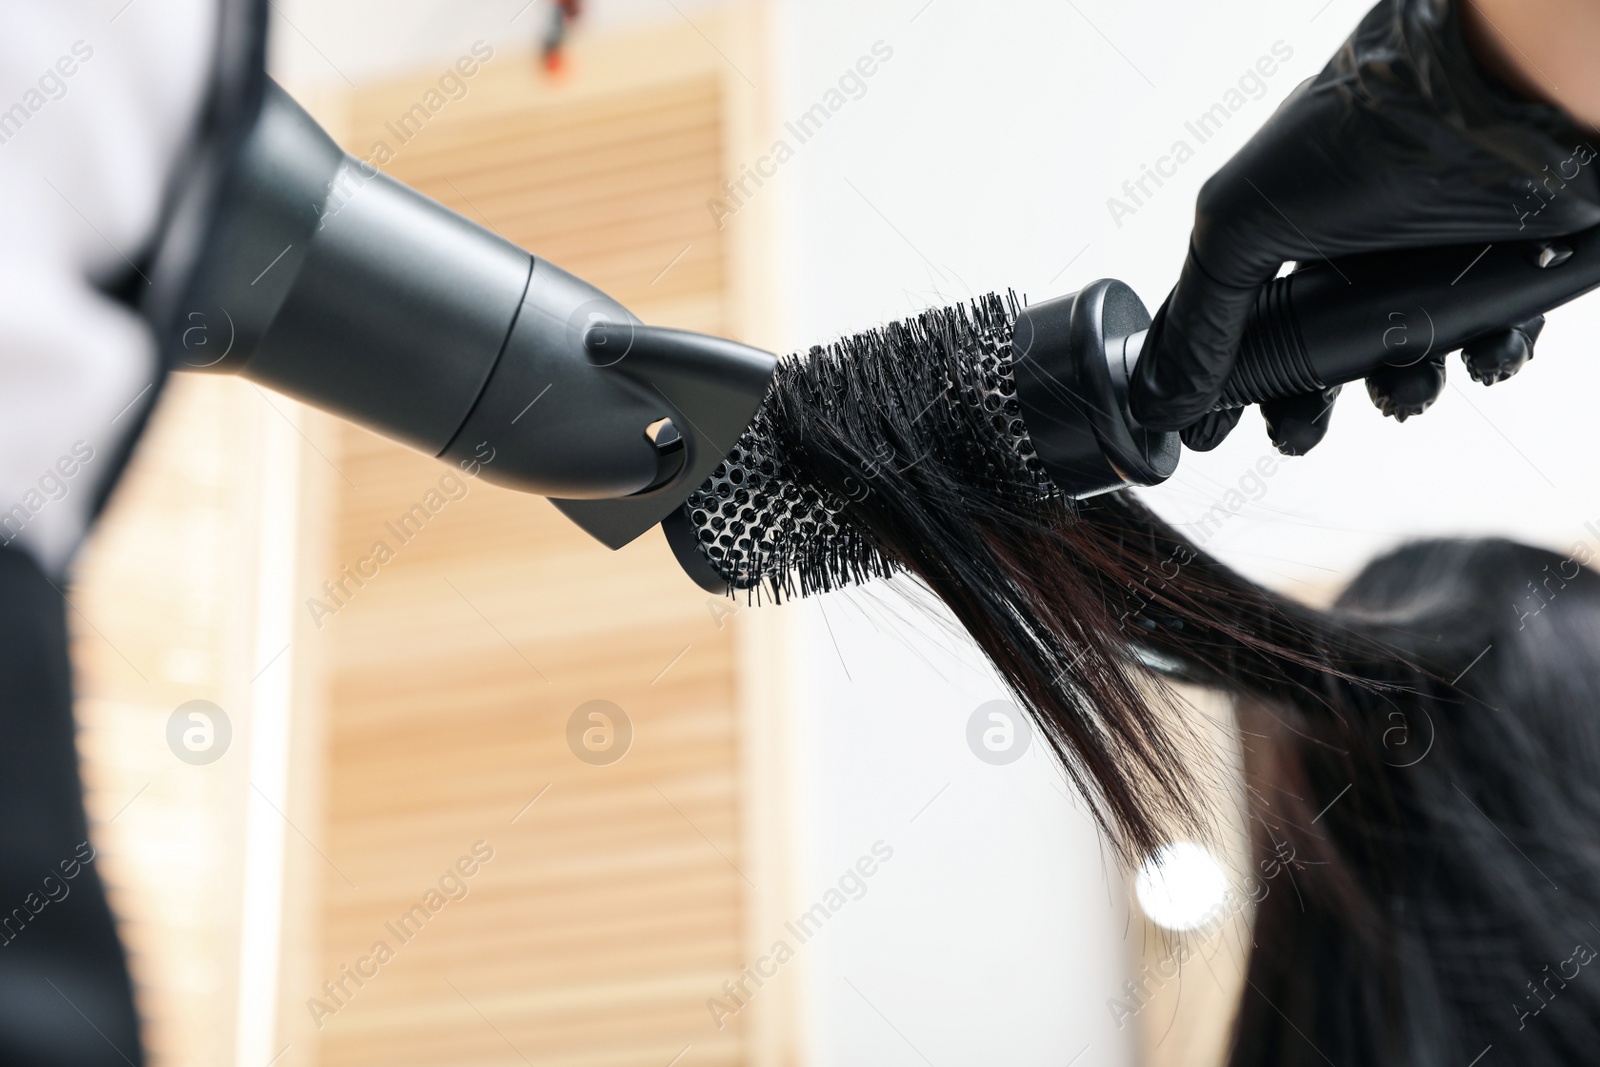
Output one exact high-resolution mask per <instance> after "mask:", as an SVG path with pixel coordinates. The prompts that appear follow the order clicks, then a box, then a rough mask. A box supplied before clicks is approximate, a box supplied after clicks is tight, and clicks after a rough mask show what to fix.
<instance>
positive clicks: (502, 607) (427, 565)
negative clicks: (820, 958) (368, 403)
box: [283, 13, 795, 1067]
mask: <svg viewBox="0 0 1600 1067" xmlns="http://www.w3.org/2000/svg"><path fill="white" fill-rule="evenodd" d="M696 21H697V24H698V26H699V29H698V30H697V29H696V28H694V27H690V26H688V25H687V24H683V23H674V24H672V25H670V26H668V27H665V28H663V29H661V30H658V31H652V32H649V33H644V34H639V35H635V36H632V37H627V38H620V39H614V40H603V39H597V40H591V41H587V42H584V43H582V44H580V45H579V47H577V48H576V50H575V51H574V53H573V55H572V57H571V61H570V67H569V73H568V74H567V75H566V76H565V77H564V78H563V79H562V80H561V81H559V82H555V83H552V82H550V81H548V80H546V79H544V78H543V77H542V76H541V75H540V74H539V72H538V70H537V66H536V64H535V61H534V60H533V59H532V58H531V57H530V56H527V55H520V54H519V55H512V54H493V55H491V56H484V55H482V54H479V55H477V56H475V57H473V59H472V61H471V62H469V63H467V64H465V65H464V66H463V67H462V68H461V69H462V70H465V69H468V68H471V69H472V70H473V73H472V74H471V75H470V76H466V75H463V76H462V78H461V79H460V80H461V82H463V83H464V84H465V85H466V86H467V90H466V92H465V93H464V95H461V96H460V97H459V98H453V97H447V98H446V99H447V101H448V102H447V103H445V104H443V105H442V106H440V107H439V108H438V110H437V111H428V110H427V108H428V107H429V105H430V102H431V103H437V101H436V100H434V99H433V98H432V97H430V95H429V94H430V93H431V92H433V91H434V90H436V89H437V88H438V87H439V79H440V72H438V71H425V72H422V73H421V74H420V75H419V76H418V77H417V78H414V79H406V80H403V81H401V82H397V83H395V84H392V85H385V86H378V87H374V88H371V89H368V90H363V91H361V92H358V93H356V94H355V95H354V96H353V97H352V98H351V99H350V100H349V101H348V125H347V128H346V131H345V132H346V137H345V141H346V144H347V147H348V148H349V149H350V150H351V151H352V152H353V153H355V154H357V155H360V156H362V157H363V158H372V159H374V161H375V162H382V165H383V169H385V170H386V171H388V172H389V173H390V174H392V175H393V176H395V177H397V178H399V179H401V180H403V181H405V182H407V183H409V184H412V185H414V186H416V187H417V188H418V189H420V190H422V191H423V192H425V193H427V194H429V195H430V196H434V197H436V198H438V199H439V200H441V201H442V202H444V203H445V204H447V205H449V206H450V207H452V208H454V209H455V210H457V211H460V212H461V213H463V214H465V215H467V216H468V217H470V218H473V219H475V220H477V221H479V222H480V223H482V224H484V225H486V226H488V227H491V228H492V229H494V230H495V231H497V232H499V233H501V234H503V235H504V236H505V237H506V238H508V239H509V240H511V241H513V242H515V243H517V244H519V245H521V246H522V247H525V248H527V249H529V250H531V251H533V252H535V253H536V254H538V255H540V256H541V257H544V258H547V259H549V260H550V261H552V262H554V263H556V264H557V265H559V266H561V267H563V268H565V269H567V270H569V271H572V272H573V273H575V274H577V275H578V276H580V277H583V278H585V279H587V280H589V281H591V282H593V283H594V284H596V285H597V286H599V287H600V288H602V289H604V290H605V291H607V292H608V293H610V294H611V295H612V296H614V297H615V298H616V299H618V300H619V301H621V302H622V303H623V304H624V305H626V306H628V307H629V308H631V309H632V310H634V311H635V312H636V313H637V314H639V315H640V316H641V317H642V318H644V319H646V320H647V321H651V322H656V323H661V324H665V325H674V326H683V327H690V328H695V329H701V330H707V331H713V332H718V333H728V334H733V335H736V336H740V335H742V336H745V337H749V336H750V335H751V331H749V330H747V329H745V328H744V327H745V326H746V324H747V322H748V320H747V318H746V317H745V316H747V315H748V314H749V313H750V307H751V302H750V301H751V298H750V294H751V292H752V291H753V285H754V282H753V281H752V279H753V278H754V277H755V276H756V270H755V268H754V266H753V265H752V263H751V261H750V260H749V259H748V258H747V257H745V256H744V254H743V252H742V251H741V249H740V247H739V246H737V245H735V244H734V243H733V242H732V241H731V240H730V239H729V235H728V233H725V232H724V231H722V230H719V228H718V226H717V225H716V222H715V220H714V218H713V216H712V214H711V213H710V212H709V211H708V209H707V206H706V202H707V200H708V199H710V198H712V197H714V196H716V195H717V191H718V188H719V186H720V185H721V183H722V181H723V179H724V177H725V175H726V174H727V172H728V171H727V168H728V157H729V156H730V155H731V154H732V153H733V152H734V151H736V150H737V145H736V143H735V142H736V141H737V139H738V136H739V135H738V133H737V130H738V128H739V126H740V123H741V120H740V118H739V116H740V115H741V114H742V113H744V112H746V111H748V110H749V109H750V108H751V107H752V106H753V105H752V102H751V101H750V99H749V98H748V87H747V86H743V83H742V82H739V86H738V87H735V86H732V85H731V84H730V83H733V82H738V75H737V72H736V71H734V70H733V69H732V68H731V67H730V66H729V65H728V62H727V60H726V59H725V58H724V56H723V55H722V54H720V53H719V51H718V49H717V48H715V47H710V46H708V42H707V40H706V39H705V38H703V37H702V36H701V35H700V34H701V32H702V31H703V32H705V33H706V34H708V35H714V37H715V39H716V40H717V42H718V44H719V45H720V46H721V49H722V51H724V52H730V53H736V52H737V53H747V52H749V51H750V50H752V49H753V48H754V47H755V46H756V43H757V41H758V35H757V34H756V32H755V30H756V28H755V27H754V26H753V25H751V24H749V22H748V16H745V15H740V14H737V13H736V14H733V15H730V16H728V17H715V16H710V15H701V14H697V16H696ZM747 61H748V60H747ZM419 103H421V104H422V105H423V108H424V110H423V111H422V112H419V111H418V110H417V105H418V104H419ZM423 114H426V115H427V120H426V122H425V123H423V122H421V121H420V118H419V116H420V115H423ZM406 116H412V117H413V118H412V121H411V122H409V123H408V122H406V121H405V120H406ZM397 135H403V136H404V140H402V139H401V136H397ZM380 145H381V146H383V147H384V148H385V149H387V151H383V150H380V149H379V146H380ZM354 195H360V194H359V191H357V192H356V193H355V194H354ZM757 339H758V340H759V339H760V338H757ZM529 399H530V401H535V400H536V398H532V397H530V398H529ZM540 402H544V403H548V404H552V405H554V404H559V403H561V398H559V397H551V398H549V399H548V400H546V401H540ZM540 414H541V412H540V409H539V407H538V402H536V403H535V404H534V406H533V407H531V408H530V409H529V410H528V411H527V412H526V413H525V415H524V416H523V417H526V418H530V419H532V418H539V417H540ZM341 437H342V440H341V443H340V448H339V450H338V452H337V454H336V455H335V456H333V457H332V461H333V462H334V464H335V465H336V466H337V469H338V472H339V478H338V479H337V480H336V481H335V482H334V486H335V493H336V496H337V503H336V505H335V509H334V510H335V514H334V518H333V536H334V543H333V549H332V554H331V559H330V562H329V563H328V570H327V573H326V575H324V576H322V578H321V579H320V580H319V581H317V582H315V583H313V584H312V586H311V587H308V588H306V589H305V590H304V591H303V593H304V599H305V600H306V601H307V604H306V607H305V612H306V614H307V616H308V617H309V616H313V615H314V616H315V617H316V622H317V630H316V635H315V637H314V639H315V640H320V641H322V642H325V643H326V656H325V660H326V663H327V664H328V676H327V708H328V710H327V730H328V734H327V736H328V747H327V750H326V776H325V780H324V784H323V794H324V796H325V809H324V816H323V820H322V827H321V832H320V836H319V843H320V845H321V847H322V849H323V850H324V851H325V852H326V863H325V864H324V865H323V866H322V869H321V899H322V905H321V907H320V924H319V929H320V934H319V940H318V942H317V949H316V952H315V957H316V960H317V967H316V968H315V973H314V974H312V975H310V976H309V977H308V978H303V979H302V981H303V983H304V985H303V988H301V989H299V990H295V989H294V988H292V985H286V987H285V989H284V996H283V1004H284V1007H283V1012H284V1026H285V1031H284V1033H285V1040H292V1041H293V1043H294V1044H295V1047H296V1049H301V1048H311V1047H314V1048H315V1049H316V1057H315V1060H314V1062H317V1063H321V1064H326V1065H330V1067H332V1065H345V1064H375V1065H376V1064H382V1065H384V1067H398V1065H403V1064H418V1065H420V1064H430V1065H431V1064H442V1063H450V1064H459V1065H471V1064H483V1065H489V1064H515V1063H523V1062H527V1063H537V1064H540V1065H545V1064H550V1065H573V1067H577V1065H601V1064H608V1065H609V1064H616V1065H632V1064H638V1065H640V1067H665V1065H667V1064H669V1063H670V1064H673V1065H674V1067H698V1065H710V1064H726V1065H733V1064H756V1063H762V1064H778V1063H787V1062H792V1048H793V1043H792V1029H791V1028H790V1027H789V1025H788V1024H787V1022H785V1020H786V1019H787V1018H788V1016H789V1013H790V1011H791V1008H790V1005H791V1004H792V995H793V992H794V990H793V989H792V988H788V987H786V988H778V987H776V986H775V987H774V988H773V989H772V990H766V991H763V993H762V997H761V999H758V1000H754V1001H752V1002H751V1007H750V1009H749V1011H748V1012H741V1013H740V1014H739V1015H737V1016H735V1017H734V1018H732V1019H731V1020H724V1025H723V1026H721V1027H720V1028H719V1027H718V1026H716V1025H713V1021H712V1016H711V1014H710V1012H709V1011H708V1008H707V1001H708V999H709V998H712V997H725V994H724V993H723V983H724V982H725V981H728V980H730V979H736V978H737V977H738V976H739V972H740V969H741V968H742V967H743V966H744V965H745V964H746V963H748V962H750V961H751V960H752V959H753V958H754V957H753V956H752V955H751V953H750V950H749V948H748V946H747V942H748V939H749V938H748V934H747V931H748V930H749V929H751V928H752V925H753V922H754V920H755V919H756V918H757V913H759V912H760V911H762V910H763V909H764V908H767V907H775V906H777V905H776V903H775V899H777V895H779V890H780V888H781V886H780V884H779V883H781V881H782V879H783V872H782V870H781V863H780V860H779V857H781V852H782V850H781V848H774V847H773V842H772V840H771V834H772V833H773V832H774V831H773V830H772V829H771V826H772V825H777V824H776V823H773V824H771V825H769V826H767V827H764V828H763V827H758V826H757V825H756V824H757V822H758V821H759V820H761V819H763V818H765V816H764V815H763V814H762V813H763V812H770V811H771V810H773V809H774V808H775V807H776V805H775V804H774V802H773V801H772V798H771V795H770V794H771V793H772V791H773V790H774V789H775V788H776V787H777V785H778V781H779V778H778V776H777V775H775V774H768V773H765V772H763V771H762V770H761V769H760V768H759V767H758V766H757V765H756V762H755V761H756V760H757V757H756V756H754V755H753V754H754V753H758V752H760V751H767V750H770V746H766V748H763V745H762V741H761V738H760V736H759V735H760V733H761V731H763V730H765V729H767V728H768V726H769V725H770V724H768V723H766V722H765V721H764V720H762V719H757V718H754V717H753V716H752V713H751V709H752V708H753V707H754V701H753V699H752V694H756V693H759V692H760V691H761V689H760V686H761V684H762V680H761V679H757V680H756V685H755V687H752V686H751V685H750V677H749V676H750V674H752V673H760V672H763V671H768V670H771V669H774V668H771V667H770V664H768V661H766V660H764V659H763V658H762V657H761V656H759V655H755V654H753V653H752V652H751V651H750V642H751V637H750V632H749V626H748V624H749V623H750V622H751V620H750V618H749V615H750V614H752V613H748V612H740V613H734V612H731V611H730V605H729V604H727V603H726V602H725V601H720V600H717V599H714V598H711V597H708V596H707V595H706V594H704V593H702V592H700V591H698V590H697V589H696V588H695V587H694V586H693V585H692V584H690V583H689V582H688V580H687V579H686V578H685V577H684V576H683V574H682V573H681V571H680V569H679V568H678V566H677V564H676V563H675V562H674V561H673V560H672V558H671V555H670V553H669V552H668V550H667V548H666V546H665V544H664V542H663V541H662V540H661V538H660V536H659V534H658V533H652V534H650V535H647V536H646V537H644V538H642V539H641V540H640V541H638V542H637V543H635V544H633V545H630V546H628V547H627V548H625V549H623V550H622V551H620V552H611V551H609V550H607V549H605V548H603V547H602V546H600V545H599V544H598V543H596V542H594V541H593V540H591V539H590V538H589V537H588V536H587V535H586V534H584V533H583V532H582V531H580V530H578V529H577V528H576V527H575V526H573V525H572V524H571V523H570V522H569V521H567V520H566V519H565V518H564V517H563V516H561V515H560V514H559V513H558V512H557V511H556V510H555V509H554V508H553V507H551V506H550V505H549V504H548V503H547V502H545V501H543V500H539V499H537V498H533V497H528V496H523V495H519V494H515V493H511V492H507V491H504V490H501V489H497V488H495V487H493V486H491V485H489V484H487V483H485V482H483V481H482V480H480V479H476V478H474V477H472V476H471V475H472V472H470V471H461V470H452V469H451V468H448V467H445V466H442V465H440V464H439V463H437V462H435V461H433V460H431V459H428V458H426V457H423V456H419V455H416V454H414V453H411V452H408V451H406V450H404V449H402V448H400V447H398V446H395V445H393V444H390V443H388V442H385V441H383V440H380V439H378V438H376V437H374V436H373V435H371V434H368V433H365V432H363V431H361V430H358V429H355V428H348V427H347V428H345V429H344V430H343V431H342V434H341ZM347 568H348V569H347ZM352 575H355V576H356V577H353V578H352V577H351V576H352ZM361 575H365V577H361ZM323 582H326V583H327V584H326V585H323V584H322V583H323ZM752 663H754V664H755V666H751V664H752ZM741 664H744V666H741ZM763 664H767V665H763ZM596 701H603V702H606V703H605V704H603V705H601V704H595V705H592V706H591V702H596ZM596 709H599V711H598V712H596ZM619 709H620V710H619ZM592 713H594V714H599V715H601V716H603V717H601V718H596V717H593V714H592ZM575 714H576V715H578V722H577V725H576V726H574V724H573V723H574V719H573V717H574V715H575ZM595 731H598V732H595ZM630 731H631V740H624V737H625V735H626V734H627V733H629V732H630ZM586 735H587V739H586ZM608 739H609V743H610V744H611V745H612V746H614V748H613V750H611V751H610V752H600V753H596V752H594V751H592V749H591V748H590V747H589V746H590V745H597V746H600V747H603V746H604V744H606V743H607V741H608ZM624 746H626V754H625V755H623V756H621V758H620V759H616V760H615V761H614V762H613V761H611V760H610V759H609V758H608V757H609V756H612V755H615V752H616V751H618V750H620V749H621V748H622V747H624ZM776 832H779V833H781V830H779V831H776ZM793 984H795V983H793V982H791V983H790V985H791V986H792V985H793ZM295 1054H296V1055H297V1054H298V1053H295ZM285 1062H290V1060H289V1059H288V1058H286V1060H285ZM305 1062H313V1060H311V1059H309V1058H308V1059H307V1060H306V1061H305Z"/></svg>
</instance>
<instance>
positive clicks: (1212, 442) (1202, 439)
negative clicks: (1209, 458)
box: [1178, 408, 1244, 452]
mask: <svg viewBox="0 0 1600 1067" xmlns="http://www.w3.org/2000/svg"><path fill="white" fill-rule="evenodd" d="M1243 414H1244V408H1223V409H1222V410H1221V411H1208V412H1206V413H1205V414H1204V415H1202V416H1200V418H1199V420H1198V421H1196V422H1191V423H1190V424H1189V425H1187V426H1185V427H1184V428H1183V430H1182V432H1181V433H1180V434H1179V435H1178V436H1179V437H1180V438H1181V439H1182V440H1183V443H1184V445H1185V446H1186V447H1188V448H1191V449H1193V450H1194V451H1196V452H1210V451H1211V450H1212V449H1213V448H1216V447H1217V446H1218V445H1220V444H1221V443H1222V440H1223V438H1225V437H1227V436H1228V434H1230V433H1231V432H1233V428H1234V427H1235V426H1237V425H1239V416H1240V415H1243Z"/></svg>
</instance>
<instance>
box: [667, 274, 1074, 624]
mask: <svg viewBox="0 0 1600 1067" xmlns="http://www.w3.org/2000/svg"><path fill="white" fill-rule="evenodd" d="M1017 310H1018V305H1017V302H1016V298H1015V296H1012V295H1008V296H1007V297H1004V298H1002V297H1000V296H996V295H989V296H984V297H980V298H978V299H976V300H974V301H972V302H971V303H970V304H965V305H957V306H955V307H950V308H940V309H935V310H931V311H926V312H923V313H922V314H920V315H918V316H917V317H916V318H914V319H910V320H908V321H905V322H897V323H893V324H891V325H888V326H885V327H882V328H880V329H875V330H869V331H867V332H865V333H861V334H857V335H855V336H853V337H848V338H844V339H842V340H840V341H837V342H835V343H833V344H831V345H828V346H826V347H817V348H813V349H811V351H809V352H807V353H804V354H802V355H798V356H795V357H793V358H791V359H788V360H785V361H784V362H783V363H781V364H780V365H779V367H778V371H777V374H776V376H775V378H774V381H773V384H772V389H771V392H770V393H769V394H768V395H767V399H766V402H765V403H764V404H763V405H762V408H761V411H760V412H759V413H758V414H757V416H756V418H755V420H754V421H753V422H752V424H751V426H750V428H749V430H747V431H746V432H745V434H744V436H743V437H742V438H741V439H740V440H739V442H738V444H737V445H736V446H735V447H734V448H733V449H732V450H730V452H729V453H728V457H727V459H725V460H724V461H723V462H722V464H721V465H719V466H718V467H717V469H716V471H714V472H713V473H712V475H711V477H710V478H709V479H708V480H707V481H706V484H705V485H703V486H701V488H700V489H699V490H698V491H696V492H695V494H694V495H693V496H691V497H690V498H689V501H688V513H689V515H690V517H691V519H692V521H693V524H694V526H695V529H696V531H697V534H698V536H699V540H700V547H701V551H702V553H703V554H704V555H705V556H706V558H707V559H708V560H709V562H710V563H711V565H712V567H713V568H714V569H715V570H716V571H717V573H719V574H720V575H721V576H722V577H723V578H725V579H726V580H727V581H728V582H729V583H730V585H731V586H732V587H733V588H734V589H736V590H742V591H745V592H746V593H747V594H748V595H749V596H750V597H751V598H752V599H758V598H761V597H762V596H763V594H765V596H766V597H770V598H771V599H773V600H779V601H781V600H783V599H786V598H791V597H794V596H806V595H809V594H812V593H819V592H829V591H831V590H834V589H837V588H840V587H841V586H846V585H852V584H857V583H860V582H864V581H867V580H870V579H872V578H877V577H884V576H888V575H891V574H894V573H896V572H897V571H900V570H902V569H904V567H905V563H904V561H903V560H901V559H899V558H897V557H896V556H894V555H891V554H889V553H887V552H886V551H885V549H884V546H883V544H882V543H881V541H880V540H879V539H878V538H877V537H876V536H874V533H873V530H872V527H871V524H870V523H862V522H861V521H859V519H860V517H861V516H862V514H863V513H870V512H871V511H873V510H875V509H873V508H872V507H871V504H870V502H869V498H870V497H871V496H872V495H873V494H874V493H878V492H883V491H886V490H887V489H888V483H890V482H891V481H892V482H894V483H895V484H896V485H899V484H903V483H904V482H905V481H906V480H907V479H906V478H905V477H904V476H905V475H907V474H908V473H909V472H910V468H911V467H913V466H918V467H922V468H923V469H921V470H919V471H917V472H916V475H915V476H914V478H913V480H915V481H916V482H917V483H918V484H919V485H921V486H922V487H923V488H924V489H926V490H930V491H933V492H935V493H943V494H951V493H956V494H961V495H962V496H963V497H964V498H966V499H965V502H964V507H967V508H970V507H972V506H973V504H974V503H975V502H979V501H981V502H982V503H983V504H984V505H985V506H988V507H994V508H997V509H999V510H1001V511H1017V512H1019V513H1020V514H1021V515H1025V516H1026V517H1027V518H1028V519H1030V520H1031V521H1037V520H1038V519H1040V518H1043V517H1045V516H1046V515H1047V514H1049V515H1050V516H1051V517H1052V518H1053V519H1054V520H1055V521H1060V520H1061V519H1063V518H1067V517H1070V510H1069V507H1068V503H1067V502H1066V501H1065V498H1063V497H1062V495H1061V494H1060V492H1059V491H1057V489H1056V488H1055V486H1054V485H1053V484H1052V483H1051V481H1050V479H1049V477H1048V475H1046V474H1045V473H1044V469H1043V466H1042V465H1041V464H1040V462H1039V459H1038V457H1037V456H1036V455H1035V454H1034V451H1033V446H1032V443H1031V442H1030V441H1029V439H1028V433H1027V430H1026V428H1025V427H1024V426H1023V423H1022V417H1021V411H1020V408H1019V406H1018V403H1017V399H1016V388H1015V384H1014V382H1013V378H1012V373H1011V365H1012V353H1011V334H1012V328H1013V326H1014V324H1015V322H1016V317H1017ZM891 475H892V476H893V477H889V476H891ZM973 498H978V499H977V500H974V499H973ZM949 502H950V503H955V501H949ZM930 503H932V504H934V505H935V506H937V505H938V504H939V503H940V501H939V500H938V499H935V500H933V501H931V502H930ZM847 513H850V514H851V515H852V516H853V517H852V518H846V517H845V516H846V514H847ZM1019 517H1020V516H1019Z"/></svg>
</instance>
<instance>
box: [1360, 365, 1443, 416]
mask: <svg viewBox="0 0 1600 1067" xmlns="http://www.w3.org/2000/svg"><path fill="white" fill-rule="evenodd" d="M1442 392H1444V356H1443V355H1437V356H1428V357H1426V358H1425V359H1420V360H1418V361H1417V362H1415V363H1412V364H1409V365H1407V366H1404V367H1380V368H1379V369H1378V370H1375V371H1373V372H1372V373H1371V374H1369V375H1367V395H1368V396H1370V397H1371V398H1372V402H1373V404H1375V405H1377V408H1378V410H1379V411H1381V412H1383V413H1384V414H1385V415H1387V416H1389V418H1391V419H1394V420H1395V421H1396V422H1405V421H1406V420H1407V419H1409V418H1410V417H1411V416H1413V415H1421V414H1422V413H1423V412H1424V411H1427V410H1428V408H1430V407H1432V406H1433V402H1434V401H1435V400H1438V399H1439V394H1440V393H1442Z"/></svg>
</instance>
